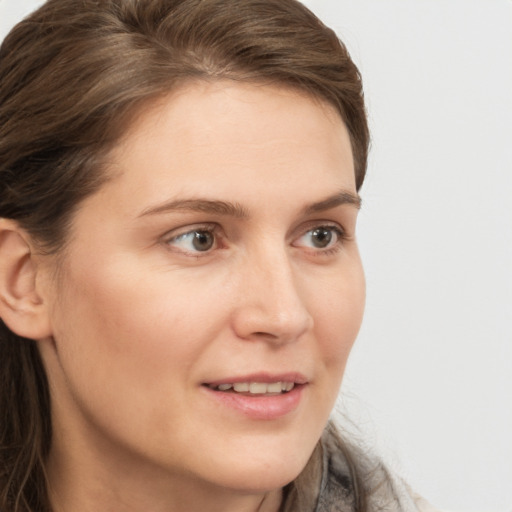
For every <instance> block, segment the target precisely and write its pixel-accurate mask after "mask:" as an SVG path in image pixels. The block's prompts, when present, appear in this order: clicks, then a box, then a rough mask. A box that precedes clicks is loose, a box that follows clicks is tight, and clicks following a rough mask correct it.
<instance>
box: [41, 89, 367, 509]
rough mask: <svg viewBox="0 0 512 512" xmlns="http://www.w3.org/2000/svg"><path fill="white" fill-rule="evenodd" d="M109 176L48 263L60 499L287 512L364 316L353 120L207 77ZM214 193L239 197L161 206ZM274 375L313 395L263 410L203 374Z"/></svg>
mask: <svg viewBox="0 0 512 512" xmlns="http://www.w3.org/2000/svg"><path fill="white" fill-rule="evenodd" d="M108 172H110V173H111V174H112V179H111V180H110V181H109V182H107V183H106V184H105V185H104V186H103V187H102V188H101V189H100V190H99V191H98V192H97V193H95V194H94V195H92V196H90V197H89V198H88V199H86V200H85V201H84V202H83V203H82V204H81V207H80V208H79V209H78V211H77V213H76V214H75V216H74V219H73V223H72V227H71V231H70V238H69V243H68V245H67V246H66V249H65V252H64V253H63V254H61V255H59V258H58V260H57V259H55V260H52V259H51V257H49V256H47V257H46V258H50V259H49V260H48V259H47V260H46V263H45V264H44V265H41V266H40V270H39V277H38V286H39V290H40V295H41V297H42V299H41V300H42V301H43V302H44V304H46V305H47V311H48V313H47V315H48V324H49V326H50V331H51V336H48V337H46V338H44V339H41V340H40V341H39V347H40V351H41V354H42V357H43V361H44V364H45V367H46V369H47V372H48V378H49V382H50V389H51V395H52V405H53V411H52V414H53V418H52V421H53V426H54V442H53V446H52V450H51V454H50V465H49V479H50V492H51V496H52V501H53V503H54V506H55V509H56V510H57V511H58V512H59V511H70V510H73V511H74V512H86V511H87V512H92V511H96V510H106V511H110V510H112V511H114V510H115V511H116V512H128V511H142V510H144V511H150V512H164V511H165V512H169V511H173V512H185V511H186V512H195V511H201V512H202V511H204V510H209V511H213V512H215V511H223V512H231V511H232V512H235V511H236V512H252V511H256V510H260V511H266V512H275V511H277V510H278V508H279V504H280V501H281V488H282V487H283V486H284V485H286V484H287V483H289V482H290V481H291V480H293V479H294V478H295V477H296V476H297V475H298V474H299V473H300V471H301V470H302V469H303V468H304V466H305V465H306V463H307V460H308V458H309V456H310V455H311V453H312V451H313V449H314V446H315V444H316V443H317V441H318V439H319V437H320V435H321V433H322V430H323V428H324V426H325V424H326V422H327V420H328V417H329V414H330V412H331V409H332V407H333V404H334V401H335V399H336V396H337V394H338V390H339V386H340V384H341V379H342V376H343V372H344V368H345V364H346V361H347V358H348V355H349V352H350V349H351V347H352V345H353V343H354V340H355V338H356V335H357V332H358V330H359V326H360V322H361V318H362V313H363V307H364V292H365V286H364V277H363V271H362V268H361V262H360V257H359V253H358V249H357V244H356V240H355V225H356V218H357V212H358V207H357V204H356V203H357V194H356V189H355V180H354V167H353V159H352V154H351V148H350V141H349V137H348V133H347V130H346V128H345V126H344V124H343V123H342V121H341V119H340V117H339V115H338V114H337V112H336V111H335V110H334V109H333V108H332V107H330V106H328V105H327V104H324V103H322V102H320V101H319V100H316V99H313V98H310V97H308V96H306V95H303V94H301V93H298V92H295V91H291V90H287V89H282V88H277V87H273V86H257V85H251V84H240V83H236V84H235V83H230V82H217V83H214V84H211V83H210V84H205V83H200V84H193V85H188V86H187V87H186V88H184V89H182V90H179V91H176V92H174V93H173V94H171V95H169V96H167V97H165V98H162V99H160V100H159V101H158V102H157V103H153V104H152V105H149V106H147V108H145V109H144V111H143V114H141V115H140V116H139V117H138V118H137V119H136V120H135V121H134V123H133V125H132V126H131V127H130V129H129V131H128V132H127V134H126V135H125V136H124V138H123V139H122V140H121V141H120V143H119V144H118V146H117V147H116V148H115V150H114V151H113V152H112V154H111V155H110V156H109V158H108ZM340 193H342V194H341V195H340ZM340 197H341V198H342V200H340ZM326 198H331V201H330V202H328V203H326V202H325V200H326ZM333 198H334V199H333ZM347 198H348V199H351V200H352V201H350V200H349V201H347ZM198 199H200V200H208V201H222V202H224V203H229V204H231V205H234V206H235V208H234V209H235V211H230V209H229V208H227V209H226V208H225V207H223V208H219V207H218V205H217V207H216V208H214V209H213V210H212V208H211V204H210V203H208V206H207V207H205V205H204V203H201V204H200V205H199V206H198V204H197V203H186V206H187V208H184V207H183V203H181V206H182V207H181V208H167V207H166V206H163V205H166V204H167V206H169V205H168V203H169V202H176V201H184V200H186V201H189V200H194V201H195V200H198ZM339 203H342V204H339ZM313 204H316V205H317V206H316V208H312V207H311V205H313ZM174 206H176V204H175V205H174ZM198 207H199V208H200V209H199V210H198V209H197V208H198ZM231 210H233V208H231ZM317 228H321V229H322V230H323V231H321V232H323V233H324V235H325V236H324V237H323V238H321V237H320V238H321V240H320V238H319V237H315V234H314V230H315V229H317ZM194 230H196V231H195V232H194ZM197 230H199V231H201V232H202V233H203V236H205V235H204V231H205V230H206V231H208V230H209V231H212V234H211V235H209V234H208V233H207V234H206V236H207V237H210V238H208V240H209V241H212V240H213V243H212V246H211V247H210V248H208V250H206V251H198V250H196V248H195V247H194V245H193V244H192V241H193V236H194V235H195V233H196V232H197ZM326 236H327V238H329V237H330V238H331V241H330V242H329V243H328V244H327V246H325V247H322V246H321V245H322V243H320V244H319V240H320V242H325V239H326ZM203 242H204V238H203ZM319 245H320V246H319ZM204 246H206V247H208V244H204ZM57 264H58V265H59V266H58V273H57V276H58V277H57V278H55V271H56V269H57ZM45 268H46V274H45V273H44V271H43V270H41V269H45ZM260 372H265V373H268V374H281V373H283V372H299V373H300V374H302V375H303V376H305V377H306V379H307V384H305V385H304V386H303V389H302V392H301V398H300V403H299V405H298V406H297V408H296V409H294V410H293V411H292V412H291V413H289V414H285V415H284V416H281V417H279V418H275V419H269V420H265V419H254V418H251V417H248V416H246V415H244V414H242V413H240V411H238V410H233V409H232V408H230V407H227V406H224V405H222V404H221V405H219V403H218V402H216V401H215V400H213V399H212V397H211V393H210V392H209V391H207V390H206V388H205V386H204V384H205V383H209V382H213V381H219V380H220V381H223V380H225V379H228V378H231V377H233V376H244V375H249V374H253V373H260ZM228 380H229V379H228Z"/></svg>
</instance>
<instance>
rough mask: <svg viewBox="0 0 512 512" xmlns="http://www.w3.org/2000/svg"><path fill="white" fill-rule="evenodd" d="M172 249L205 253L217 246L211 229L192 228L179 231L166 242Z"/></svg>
mask: <svg viewBox="0 0 512 512" xmlns="http://www.w3.org/2000/svg"><path fill="white" fill-rule="evenodd" d="M166 243H167V244H168V245H170V246H171V247H172V248H174V249H178V250H179V251H182V252H184V253H205V252H208V251H211V250H212V249H215V248H216V247H217V240H216V236H215V233H214V232H213V229H204V228H201V229H192V230H190V231H187V232H185V233H181V234H179V235H177V236H175V237H173V238H171V239H169V240H167V242H166Z"/></svg>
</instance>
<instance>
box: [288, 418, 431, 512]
mask: <svg viewBox="0 0 512 512" xmlns="http://www.w3.org/2000/svg"><path fill="white" fill-rule="evenodd" d="M349 459H350V460H349ZM356 479H357V483H356ZM285 492H286V493H287V494H286V500H285V507H284V509H283V512H355V511H356V504H357V502H358V497H357V493H363V494H364V496H365V502H366V511H367V512H384V511H385V512H439V511H437V510H436V509H435V508H433V507H432V506H431V505H430V504H429V503H428V502H427V501H426V500H424V499H423V498H421V497H420V496H419V495H417V494H416V493H414V492H413V491H412V490H411V489H410V487H409V486H408V485H407V484H406V483H405V482H404V481H403V480H402V479H401V478H399V477H398V476H396V475H394V474H392V472H390V471H389V470H388V469H387V468H386V467H385V465H384V464H383V463H382V462H381V461H380V460H378V459H377V458H372V457H370V456H368V455H367V454H365V453H364V452H363V450H361V449H357V448H354V447H350V448H347V447H346V446H345V445H344V444H343V443H341V442H340V437H339V435H338V434H337V433H336V432H335V430H334V429H333V428H331V427H328V428H327V429H326V430H325V432H324V434H323V436H322V439H321V441H320V443H319V445H318V446H317V448H316V449H315V452H314V453H313V455H312V457H311V459H310V461H309V463H308V465H307V467H306V469H305V470H304V472H303V473H302V474H301V475H300V476H299V477H298V478H297V480H296V481H295V482H293V484H291V485H290V487H289V488H288V489H285Z"/></svg>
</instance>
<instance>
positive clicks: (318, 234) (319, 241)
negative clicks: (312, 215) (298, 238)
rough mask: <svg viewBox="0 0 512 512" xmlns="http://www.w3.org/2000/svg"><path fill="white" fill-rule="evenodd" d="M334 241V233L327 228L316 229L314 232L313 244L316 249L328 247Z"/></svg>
mask: <svg viewBox="0 0 512 512" xmlns="http://www.w3.org/2000/svg"><path fill="white" fill-rule="evenodd" d="M331 240H332V232H331V231H329V230H328V229H325V228H319V229H315V230H314V231H313V244H314V245H315V247H319V248H324V247H327V246H328V245H329V244H330V243H331Z"/></svg>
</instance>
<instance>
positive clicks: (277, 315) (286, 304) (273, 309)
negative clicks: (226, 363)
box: [232, 250, 313, 344]
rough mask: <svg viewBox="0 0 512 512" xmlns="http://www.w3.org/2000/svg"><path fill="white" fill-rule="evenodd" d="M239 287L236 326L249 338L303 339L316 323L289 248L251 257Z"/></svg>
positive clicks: (235, 317) (235, 309) (288, 340)
mask: <svg viewBox="0 0 512 512" xmlns="http://www.w3.org/2000/svg"><path fill="white" fill-rule="evenodd" d="M239 275H240V276H241V279H240V282H239V288H238V292H239V293H238V294H237V295H238V296H237V298H236V301H237V303H236V304H235V307H234V313H233V319H232V324H233V329H234V331H235V333H236V335H237V336H238V337H239V338H241V339H245V340H267V341H269V342H272V343H276V344H284V343H290V342H294V341H297V340H299V339H300V338H301V337H302V336H303V335H304V334H305V333H306V332H307V331H308V330H310V329H311V328H312V326H313V317H312V316H311V314H310V311H309V310H308V308H307V304H306V303H305V300H304V299H306V298H307V294H306V290H304V289H302V290H301V289H300V282H299V281H300V280H299V279H298V277H299V276H298V275H297V272H296V271H294V268H293V264H292V262H291V261H290V259H289V256H288V255H287V254H286V251H285V250H283V251H268V252H265V251H260V254H259V256H254V257H252V258H248V261H247V262H246V264H245V268H244V270H243V271H242V272H241V273H240V274H239Z"/></svg>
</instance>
